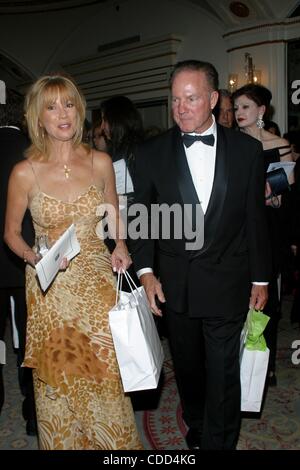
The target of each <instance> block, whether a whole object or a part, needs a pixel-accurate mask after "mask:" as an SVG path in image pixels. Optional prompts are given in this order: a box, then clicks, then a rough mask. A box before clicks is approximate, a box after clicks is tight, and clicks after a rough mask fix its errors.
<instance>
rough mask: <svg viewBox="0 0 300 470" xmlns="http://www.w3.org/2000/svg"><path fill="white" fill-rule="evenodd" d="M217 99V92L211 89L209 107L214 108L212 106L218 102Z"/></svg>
mask: <svg viewBox="0 0 300 470" xmlns="http://www.w3.org/2000/svg"><path fill="white" fill-rule="evenodd" d="M218 99H219V93H218V92H217V91H216V90H215V91H212V92H211V94H210V107H211V109H214V107H215V106H216V104H217V102H218Z"/></svg>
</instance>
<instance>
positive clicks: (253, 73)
mask: <svg viewBox="0 0 300 470" xmlns="http://www.w3.org/2000/svg"><path fill="white" fill-rule="evenodd" d="M245 77H246V83H254V84H256V85H259V84H260V83H261V71H260V70H256V69H255V65H254V64H253V60H252V57H251V55H250V54H249V53H248V52H246V53H245Z"/></svg>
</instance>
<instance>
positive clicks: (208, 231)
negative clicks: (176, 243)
mask: <svg viewBox="0 0 300 470" xmlns="http://www.w3.org/2000/svg"><path fill="white" fill-rule="evenodd" d="M227 186H228V153H227V150H226V140H225V136H224V132H223V129H222V127H221V126H219V125H217V150H216V165H215V176H214V182H213V187H212V192H211V196H210V200H209V204H208V207H207V211H206V213H205V218H204V246H203V248H202V250H201V253H199V254H202V253H204V252H205V251H206V250H207V249H208V248H209V246H210V245H211V243H212V241H213V238H214V234H215V233H216V230H217V227H218V224H219V221H220V217H221V214H222V211H223V206H224V201H225V197H226V192H227Z"/></svg>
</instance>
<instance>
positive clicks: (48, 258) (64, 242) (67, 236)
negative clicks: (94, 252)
mask: <svg viewBox="0 0 300 470" xmlns="http://www.w3.org/2000/svg"><path fill="white" fill-rule="evenodd" d="M78 253H80V245H79V242H78V240H77V237H76V231H75V226H74V224H72V225H71V226H70V227H69V228H68V229H67V230H66V231H65V232H64V233H63V234H62V236H61V237H60V238H59V239H58V240H57V241H56V242H55V243H54V245H53V246H52V247H51V248H50V250H49V251H48V252H47V253H46V254H45V256H44V257H43V258H42V259H41V260H40V261H39V262H38V263H37V264H36V265H35V269H36V273H37V276H38V278H39V281H40V285H41V288H42V289H43V291H45V290H46V289H47V288H48V287H49V286H50V284H51V282H52V281H53V279H54V278H55V276H56V274H57V273H58V271H59V267H60V264H61V261H62V259H63V258H67V259H68V260H69V261H70V260H71V259H72V258H74V256H76V255H78Z"/></svg>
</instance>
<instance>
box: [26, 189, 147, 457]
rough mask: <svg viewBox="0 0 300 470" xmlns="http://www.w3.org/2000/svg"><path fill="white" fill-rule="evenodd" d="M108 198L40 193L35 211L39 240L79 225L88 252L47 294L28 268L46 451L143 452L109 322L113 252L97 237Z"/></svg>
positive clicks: (29, 362) (31, 359)
mask: <svg viewBox="0 0 300 470" xmlns="http://www.w3.org/2000/svg"><path fill="white" fill-rule="evenodd" d="M102 202H103V194H102V193H101V192H99V190H98V189H97V188H96V187H95V186H94V185H91V186H90V187H89V188H88V189H87V191H86V192H85V193H84V194H82V195H80V196H79V197H78V198H77V199H76V200H75V201H74V202H73V203H66V202H62V201H60V200H58V199H56V198H54V197H51V196H49V195H47V194H45V193H43V192H42V191H41V190H39V191H38V192H37V194H36V195H35V196H34V197H33V199H32V201H31V203H30V211H31V214H32V217H33V222H34V227H35V232H36V235H40V234H46V235H48V238H49V240H50V242H51V241H55V240H57V239H58V238H59V237H60V235H61V234H62V233H63V232H64V231H65V230H66V229H67V228H68V227H69V226H70V225H71V224H72V223H74V224H75V227H76V234H77V238H78V241H79V243H80V247H81V251H80V254H79V255H77V256H76V257H75V258H74V259H73V260H72V261H71V263H70V265H69V267H68V268H67V269H66V271H64V272H63V271H60V272H59V273H58V275H57V277H56V278H55V280H54V282H53V283H52V284H51V286H50V287H49V289H48V291H47V292H46V293H45V294H44V293H43V292H42V291H41V289H40V287H39V284H38V281H37V279H36V275H35V270H34V269H33V268H32V267H31V266H29V265H28V266H27V272H26V292H27V304H28V323H27V344H26V356H25V360H24V365H25V366H27V367H31V368H33V369H34V371H33V374H34V387H35V398H36V408H37V419H38V433H39V444H40V448H41V449H57V450H59V449H77V450H78V449H97V450H115V449H126V450H128V449H141V448H142V446H141V443H140V440H139V437H138V434H137V430H136V425H135V419H134V414H133V410H132V407H131V401H130V398H128V397H125V396H124V392H123V389H122V384H121V379H120V375H119V369H118V365H117V360H116V355H115V351H114V347H113V342H112V337H111V333H110V329H109V325H108V312H109V310H110V309H111V308H112V306H113V305H114V303H115V281H114V277H113V275H112V270H111V263H110V255H109V253H108V251H107V248H106V247H105V245H104V243H103V241H101V240H100V239H99V238H98V237H97V235H96V232H95V227H96V225H97V223H98V221H99V220H100V217H98V216H97V215H96V208H97V206H99V204H101V203H102Z"/></svg>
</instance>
